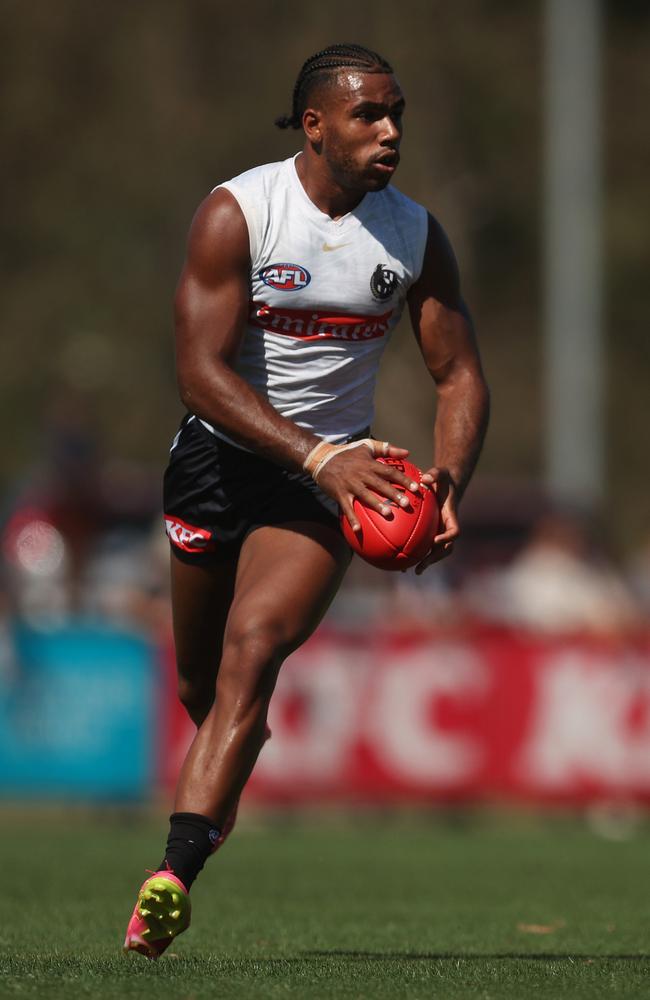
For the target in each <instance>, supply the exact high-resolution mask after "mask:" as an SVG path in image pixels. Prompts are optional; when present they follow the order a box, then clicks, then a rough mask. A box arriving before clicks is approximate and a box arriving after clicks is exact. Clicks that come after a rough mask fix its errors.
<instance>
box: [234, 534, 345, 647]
mask: <svg viewBox="0 0 650 1000" xmlns="http://www.w3.org/2000/svg"><path fill="white" fill-rule="evenodd" d="M350 559H351V552H350V549H349V547H348V545H347V543H346V542H345V540H344V538H343V536H342V535H341V533H340V532H339V531H338V530H337V529H336V528H332V527H330V526H329V525H325V524H320V523H318V522H312V521H289V522H285V523H283V524H278V525H272V526H271V525H265V526H263V527H260V528H256V529H255V530H254V531H252V532H251V533H250V534H249V535H248V536H247V538H246V539H245V540H244V543H243V545H242V548H241V553H240V557H239V565H238V567H237V577H236V582H235V592H234V597H233V602H232V606H231V610H230V615H229V617H228V621H227V624H226V638H227V639H228V638H232V637H233V634H234V633H241V632H242V631H243V632H246V633H251V632H255V631H256V630H260V631H264V632H266V633H272V634H273V635H276V636H277V640H278V644H279V646H281V647H282V648H283V649H284V652H285V655H286V653H288V652H290V651H291V650H292V649H295V648H296V647H297V646H299V645H300V644H301V643H302V642H304V640H305V639H306V638H307V637H308V636H309V635H310V634H311V632H313V630H314V629H315V627H316V625H318V623H319V621H320V620H321V618H322V617H323V615H324V614H325V612H326V610H327V608H328V607H329V605H330V603H331V601H332V599H333V598H334V595H335V594H336V592H337V590H338V588H339V585H340V583H341V581H342V579H343V576H344V575H345V571H346V569H347V568H348V566H349V563H350Z"/></svg>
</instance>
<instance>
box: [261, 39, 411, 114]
mask: <svg viewBox="0 0 650 1000" xmlns="http://www.w3.org/2000/svg"><path fill="white" fill-rule="evenodd" d="M339 69H356V70H358V71H359V72H360V73H392V72H393V68H392V66H391V65H390V64H389V63H388V62H387V61H386V60H385V59H384V58H383V57H382V56H380V55H379V53H377V52H373V51H372V49H366V48H365V47H364V46H363V45H329V46H328V47H327V48H326V49H322V50H321V51H320V52H316V53H315V55H313V56H310V57H309V59H307V61H306V62H305V63H304V64H303V67H302V69H301V70H300V73H299V74H298V79H297V80H296V84H295V86H294V88H293V104H292V108H291V114H290V115H281V116H280V117H279V118H276V119H275V124H276V125H277V126H278V128H301V127H302V116H303V114H304V111H305V108H306V107H307V101H308V98H309V96H310V94H311V92H312V90H313V89H314V88H315V87H316V86H317V85H318V84H319V83H321V82H323V80H324V79H325V78H326V77H327V76H329V75H330V74H332V73H334V72H336V71H337V70H339Z"/></svg>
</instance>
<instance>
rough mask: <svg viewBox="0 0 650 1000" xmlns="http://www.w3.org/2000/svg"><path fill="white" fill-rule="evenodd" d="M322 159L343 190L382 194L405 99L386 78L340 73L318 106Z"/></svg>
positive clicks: (392, 79) (396, 149)
mask: <svg viewBox="0 0 650 1000" xmlns="http://www.w3.org/2000/svg"><path fill="white" fill-rule="evenodd" d="M318 104H319V115H320V125H321V135H322V140H321V155H322V156H323V157H324V159H325V161H326V162H327V165H328V167H329V170H330V172H331V173H332V176H333V178H334V179H335V180H336V181H337V183H338V184H339V185H340V186H341V187H342V188H344V189H352V190H357V191H358V190H363V191H381V190H382V188H385V187H386V185H387V184H388V183H389V182H390V180H391V178H392V176H393V173H394V172H395V169H396V167H397V164H398V163H399V145H400V142H401V140H402V113H403V111H404V96H403V94H402V91H401V90H400V86H399V84H398V82H397V80H396V79H395V77H394V76H393V75H392V74H389V73H359V72H357V71H353V70H342V71H341V72H340V73H339V74H338V76H337V78H336V82H335V83H333V84H332V86H329V87H325V88H323V91H322V92H321V98H320V100H319V101H318Z"/></svg>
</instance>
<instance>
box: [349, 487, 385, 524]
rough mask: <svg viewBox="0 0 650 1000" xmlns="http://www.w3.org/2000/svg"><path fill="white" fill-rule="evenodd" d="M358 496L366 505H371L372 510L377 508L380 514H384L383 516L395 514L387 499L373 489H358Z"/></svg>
mask: <svg viewBox="0 0 650 1000" xmlns="http://www.w3.org/2000/svg"><path fill="white" fill-rule="evenodd" d="M356 496H357V499H358V500H360V501H361V503H362V504H363V505H364V506H365V507H370V508H371V509H372V510H376V511H377V513H378V514H381V515H382V517H392V516H393V508H392V507H391V506H390V504H389V503H386V501H385V500H382V497H381V496H377V494H376V493H374V492H373V491H372V490H370V489H365V488H364V489H361V490H358V491H357V494H356Z"/></svg>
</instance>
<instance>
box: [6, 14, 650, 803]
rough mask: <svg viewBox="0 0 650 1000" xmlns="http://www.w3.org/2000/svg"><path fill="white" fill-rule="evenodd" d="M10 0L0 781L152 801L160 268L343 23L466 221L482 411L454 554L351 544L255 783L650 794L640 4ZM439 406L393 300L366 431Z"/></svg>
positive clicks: (619, 799)
mask: <svg viewBox="0 0 650 1000" xmlns="http://www.w3.org/2000/svg"><path fill="white" fill-rule="evenodd" d="M1 9H2V24H3V35H4V41H5V44H4V46H3V49H4V55H3V60H2V65H1V67H0V74H1V76H2V88H1V90H0V102H1V109H2V114H1V116H0V129H1V131H2V148H3V157H2V162H1V165H0V170H1V171H2V174H3V183H2V199H3V212H2V223H1V224H2V227H3V240H2V311H3V323H2V325H3V336H2V339H1V341H0V365H1V368H2V373H3V392H2V395H1V397H0V419H1V421H2V426H3V428H4V433H3V435H2V436H1V438H0V455H1V459H2V462H1V466H0V467H1V469H2V474H1V480H0V488H1V507H0V513H1V520H0V532H1V545H2V577H1V590H0V720H1V723H2V724H1V725H0V794H1V795H2V796H3V797H4V800H5V802H13V801H15V800H16V799H19V800H21V801H22V800H25V799H28V800H34V801H38V802H40V801H42V800H43V799H52V800H54V801H70V800H73V799H74V800H79V801H83V802H85V801H110V802H115V801H117V802H124V801H128V802H133V803H140V802H151V801H156V800H157V798H158V797H160V798H161V800H162V801H163V802H167V801H168V797H169V790H170V789H171V787H172V786H173V783H174V779H175V774H176V771H177V767H178V764H179V761H180V760H181V759H182V756H183V753H184V751H185V748H186V746H187V743H188V740H189V739H190V738H191V732H190V728H189V724H188V723H187V722H186V720H185V719H184V718H183V715H182V712H181V710H180V708H178V707H177V705H176V701H175V687H174V666H173V650H172V645H171V638H170V623H169V597H168V581H167V563H168V553H167V544H166V540H165V536H164V530H163V525H162V512H161V508H160V502H161V499H160V493H161V489H160V482H161V475H162V470H163V468H164V465H165V463H166V457H167V450H168V447H169V444H170V442H171V439H172V437H173V434H174V433H175V429H176V426H177V424H178V421H179V419H180V416H181V415H182V409H181V406H180V403H179V401H178V398H177V394H176V388H175V382H174V370H173V345H172V322H171V301H172V297H173V292H174V286H175V282H176V279H177V275H178V273H179V270H180V267H181V264H182V259H183V252H184V242H185V236H186V232H187V228H188V225H189V222H190V219H191V217H192V214H193V212H194V210H195V208H196V206H197V205H198V203H199V202H200V201H201V199H202V198H203V197H204V196H205V195H206V194H207V193H208V192H209V190H210V189H211V188H212V187H213V186H214V185H215V184H217V183H218V182H219V181H221V180H225V179H227V178H229V177H231V176H233V175H235V174H237V173H240V172H241V171H243V170H245V169H248V168H249V167H251V166H253V165H255V164H258V163H263V162H267V161H270V160H276V159H283V158H285V157H287V156H289V155H292V154H293V153H294V152H296V151H297V149H298V148H299V147H300V141H299V140H300V137H299V136H298V135H297V134H295V133H291V134H287V133H286V132H280V131H279V130H277V129H275V128H274V126H273V119H274V118H275V117H276V116H278V115H279V114H282V113H284V112H286V111H288V110H289V109H290V103H291V93H292V88H293V83H294V80H295V78H296V75H297V73H298V71H299V68H300V66H301V64H302V62H303V60H304V59H305V58H306V57H307V56H308V55H310V54H311V53H312V52H314V51H317V50H318V49H320V48H322V47H324V46H325V45H328V44H331V43H332V42H334V41H358V42H361V43H363V44H365V45H368V46H370V47H372V48H375V49H377V50H378V51H380V52H381V53H382V54H383V55H385V56H386V57H387V58H388V59H389V60H390V61H391V62H392V63H393V65H394V66H395V68H396V72H397V75H398V78H399V80H400V82H401V85H402V87H403V89H404V92H405V94H406V98H407V114H406V119H405V127H406V131H405V139H404V144H403V154H404V155H403V161H402V165H401V166H400V171H399V175H398V178H397V186H398V187H399V188H400V189H401V190H403V191H404V192H406V193H407V194H409V195H410V196H412V197H413V198H415V199H417V200H418V201H421V202H422V203H424V204H425V205H426V206H427V207H428V208H429V209H430V210H432V211H433V212H434V214H436V215H437V217H438V218H439V219H440V221H441V222H442V224H443V225H444V227H445V228H446V230H447V231H448V233H449V235H450V238H451V240H452V243H453V245H454V247H455V249H456V253H457V256H458V259H459V263H460V268H461V273H462V276H463V281H464V289H465V296H466V299H467V301H468V303H469V305H470V308H471V310H472V313H473V315H474V319H475V323H476V327H477V331H478V336H479V341H480V345H481V349H482V353H483V358H484V364H485V369H486V372H487V376H488V380H489V382H490V385H491V388H492V394H493V416H492V424H491V428H490V432H489V436H488V440H487V444H486V448H485V452H484V454H483V457H482V459H481V463H480V467H479V471H478V473H477V475H476V477H475V480H474V482H473V483H472V486H471V487H470V490H469V492H468V494H467V497H466V500H465V502H464V506H463V511H462V513H463V524H464V535H463V539H462V541H461V543H460V544H459V545H458V549H457V552H456V553H455V554H454V557H453V559H452V560H449V561H448V562H446V563H444V564H442V565H440V566H438V567H434V568H433V569H431V570H429V572H428V573H427V574H425V575H424V576H423V577H421V578H416V577H415V576H414V575H412V574H410V573H409V574H405V575H402V574H396V575H392V574H387V573H381V572H380V571H376V570H372V569H371V568H369V567H367V566H365V565H364V564H362V563H360V562H359V561H358V560H357V561H355V563H354V564H353V566H352V569H351V571H350V573H349V576H348V579H347V581H346V583H345V584H344V587H343V588H342V590H341V592H340V594H339V596H338V597H337V599H336V601H335V603H334V605H333V606H332V609H331V611H330V613H329V615H328V617H327V618H326V620H325V622H324V624H323V626H322V627H321V629H320V630H319V632H318V634H317V635H316V636H315V637H314V639H313V640H311V641H310V643H308V644H307V646H306V647H305V648H304V649H303V650H301V651H300V652H299V653H297V654H295V655H294V656H293V657H292V658H291V659H290V660H289V661H288V663H287V664H286V666H285V668H284V671H283V675H282V678H281V681H280V683H279V686H278V690H277V694H276V698H275V702H274V705H273V709H272V719H271V722H272V725H273V730H274V738H273V740H272V741H271V743H270V744H269V745H268V746H267V747H266V748H265V751H264V753H263V755H262V758H261V759H260V763H259V765H258V768H257V770H256V772H255V775H254V778H253V780H252V783H251V786H250V790H249V793H248V797H249V801H250V802H254V801H257V802H261V803H266V804H271V805H273V806H279V805H280V806H281V805H286V804H296V803H305V802H309V803H313V802H324V801H325V802H345V803H350V802H355V803H357V802H373V803H376V802H381V803H386V802H398V801H399V802H409V803H411V802H417V803H424V804H431V803H449V802H458V801H476V800H481V801H483V800H485V799H489V800H496V801H504V800H507V801H518V802H543V803H556V802H569V803H571V804H574V803H589V804H592V805H593V804H598V803H602V802H604V803H612V802H613V803H614V804H618V805H620V806H623V807H625V806H627V804H629V803H637V802H643V801H644V800H648V799H650V630H649V628H648V612H649V609H650V509H649V504H648V493H647V475H646V462H647V457H648V451H649V448H648V445H649V435H648V419H647V411H648V402H649V398H648V393H649V389H648V386H649V382H650V352H649V351H648V344H647V329H646V326H647V316H648V310H649V307H650V283H649V282H648V280H647V270H648V264H649V261H648V251H647V246H648V241H647V219H648V218H649V217H650V204H649V202H650V191H649V189H648V184H647V178H648V174H649V173H650V134H649V132H648V129H647V104H648V97H649V96H650V95H649V93H648V64H649V57H650V8H649V7H648V5H647V3H644V2H642V0H609V2H605V0H603V2H601V3H598V2H596V0H575V2H572V3H570V4H568V3H562V2H561V0H526V2H514V0H490V2H487V0H464V2H463V3H460V4H445V3H442V2H431V0H429V2H418V0H413V2H409V3H408V4H406V5H403V6H402V8H401V9H400V12H399V16H397V15H396V12H395V7H394V4H389V3H387V2H384V0H377V2H375V3H373V4H372V5H367V4H362V3H359V4H354V3H352V4H350V3H342V2H340V0H331V2H329V3H328V4H322V5H317V6H312V7H309V6H308V5H305V4H298V3H294V2H285V3H279V2H273V0H268V2H266V3H264V4H262V3H255V2H253V3H248V4H246V5H240V6H237V5H234V6H233V5H226V4H223V3H218V2H215V0H184V2H183V3H179V2H170V0H156V2H153V0H139V2H138V3H137V4H133V3H126V2H123V0H119V2H114V3H111V4H100V3H96V2H90V3H89V2H87V0H57V2H56V3H54V2H49V3H48V2H40V3H31V4H24V3H21V2H19V0H2V4H1ZM434 413H435V398H434V393H433V390H432V384H431V382H430V380H429V378H428V376H427V374H426V372H425V369H424V366H423V364H422V362H421V359H420V357H419V355H418V352H417V348H416V346H415V344H414V341H413V338H412V336H411V334H410V331H409V329H408V327H407V325H406V324H403V326H402V328H400V330H399V331H398V333H397V335H396V336H395V338H394V340H393V342H392V344H391V345H390V347H389V349H388V351H387V353H386V355H385V359H384V363H383V368H382V372H381V377H380V383H379V387H378V394H377V418H376V425H375V431H376V432H377V433H378V435H379V436H386V437H390V438H391V439H392V440H393V441H396V442H397V443H399V444H401V445H404V446H407V447H409V448H410V449H411V452H412V455H413V456H414V458H415V460H416V461H417V462H418V463H419V464H421V465H425V464H428V463H429V459H430V449H431V445H430V441H431V428H432V422H433V417H434Z"/></svg>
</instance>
